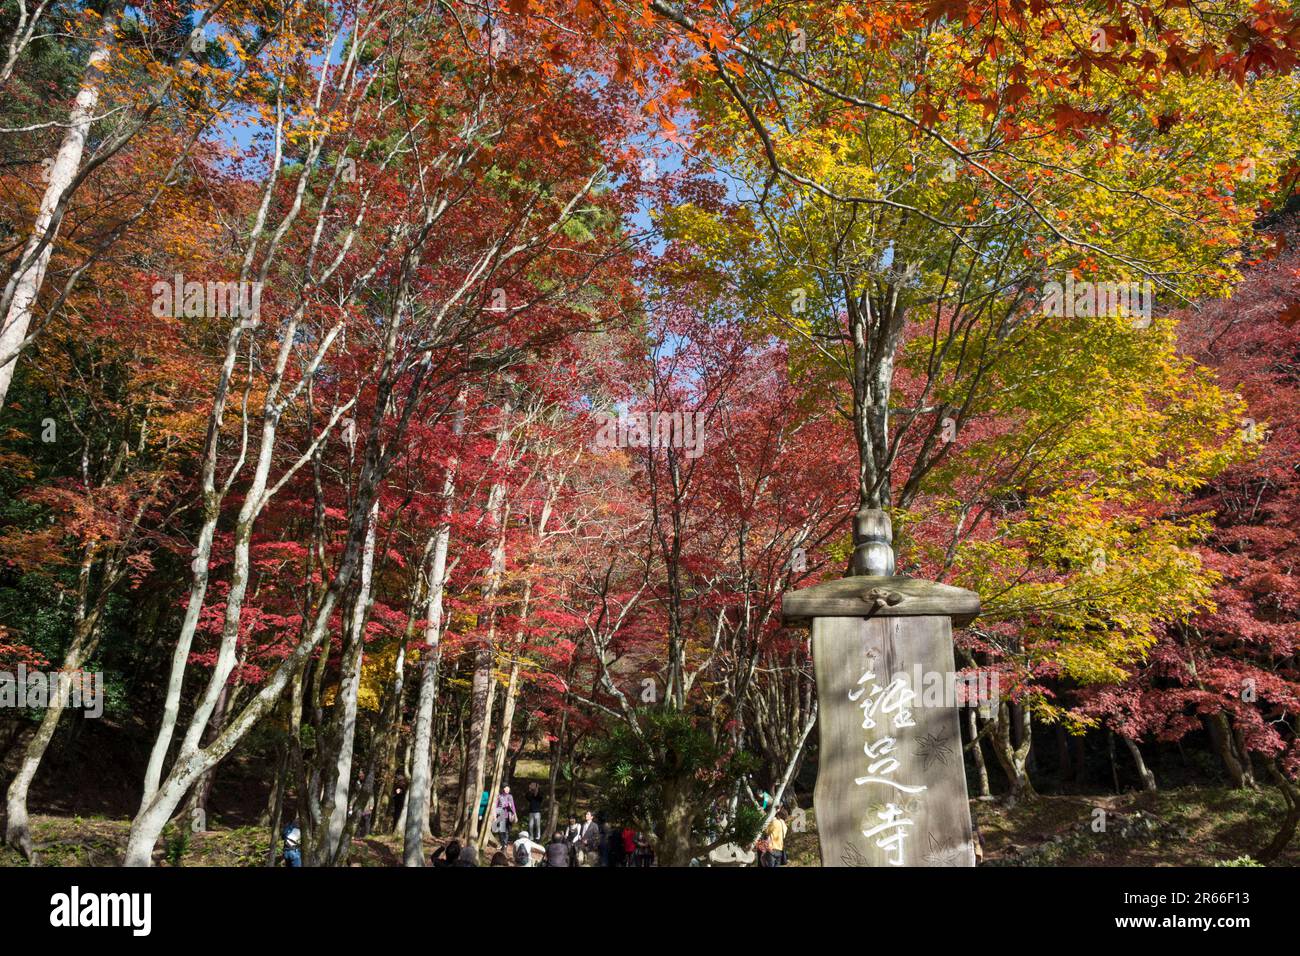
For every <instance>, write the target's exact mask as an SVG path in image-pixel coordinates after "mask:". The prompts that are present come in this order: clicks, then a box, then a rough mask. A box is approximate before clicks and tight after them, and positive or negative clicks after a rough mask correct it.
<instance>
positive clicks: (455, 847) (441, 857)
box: [429, 840, 460, 866]
mask: <svg viewBox="0 0 1300 956" xmlns="http://www.w3.org/2000/svg"><path fill="white" fill-rule="evenodd" d="M459 859H460V841H459V840H450V841H448V842H447V843H444V844H443V845H442V846H440V847H438V849H436V850H434V851H433V856H431V857H430V858H429V865H430V866H455V865H456V861H457V860H459Z"/></svg>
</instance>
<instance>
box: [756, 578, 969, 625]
mask: <svg viewBox="0 0 1300 956" xmlns="http://www.w3.org/2000/svg"><path fill="white" fill-rule="evenodd" d="M979 612H980V596H979V595H978V594H976V593H975V592H974V591H967V590H966V589H965V588H958V587H953V586H952V585H951V584H940V583H939V582H938V581H924V580H922V579H920V578H912V577H908V576H907V575H901V574H891V575H873V574H859V575H854V576H853V577H848V578H840V579H839V580H837V581H826V582H824V583H822V584H817V585H814V586H813V587H810V588H802V589H801V590H798V591H791V592H790V593H789V594H786V595H785V597H784V598H783V599H782V602H781V619H782V620H783V621H784V622H785V623H786V624H800V623H806V622H808V621H810V620H811V619H812V618H814V617H950V618H952V623H953V626H954V627H965V626H966V625H967V624H969V623H970V622H971V621H973V620H975V617H976V616H977V615H978V614H979Z"/></svg>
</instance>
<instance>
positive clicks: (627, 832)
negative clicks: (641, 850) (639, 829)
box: [623, 827, 636, 866]
mask: <svg viewBox="0 0 1300 956" xmlns="http://www.w3.org/2000/svg"><path fill="white" fill-rule="evenodd" d="M634 853H636V831H635V830H633V829H632V828H631V827H624V828H623V865H624V866H631V865H632V855H633V854H634Z"/></svg>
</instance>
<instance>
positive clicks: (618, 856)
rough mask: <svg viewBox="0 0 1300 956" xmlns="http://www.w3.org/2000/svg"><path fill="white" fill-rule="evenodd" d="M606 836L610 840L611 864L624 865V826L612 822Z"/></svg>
mask: <svg viewBox="0 0 1300 956" xmlns="http://www.w3.org/2000/svg"><path fill="white" fill-rule="evenodd" d="M605 838H606V839H607V840H608V841H609V865H610V866H623V865H624V859H625V858H624V854H623V828H622V827H620V826H616V825H613V824H611V825H610V827H609V830H608V832H607V833H606V835H605Z"/></svg>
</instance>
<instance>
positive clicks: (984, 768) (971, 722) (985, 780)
mask: <svg viewBox="0 0 1300 956" xmlns="http://www.w3.org/2000/svg"><path fill="white" fill-rule="evenodd" d="M966 727H967V730H968V731H969V732H970V739H971V748H970V751H971V759H972V760H973V761H974V762H975V780H976V782H977V783H978V784H979V794H980V796H981V797H990V796H992V795H993V791H991V790H990V789H989V768H988V765H987V764H986V763H985V762H984V746H983V743H984V742H983V741H982V740H980V728H979V718H978V716H977V715H976V713H975V708H974V707H969V708H967V710H966Z"/></svg>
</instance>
